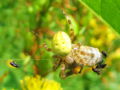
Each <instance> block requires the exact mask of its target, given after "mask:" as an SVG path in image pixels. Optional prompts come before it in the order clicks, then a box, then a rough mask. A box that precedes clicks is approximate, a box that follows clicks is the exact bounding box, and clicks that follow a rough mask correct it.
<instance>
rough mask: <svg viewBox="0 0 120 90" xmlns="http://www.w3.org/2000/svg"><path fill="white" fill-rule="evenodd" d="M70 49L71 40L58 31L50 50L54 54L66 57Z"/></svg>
mask: <svg viewBox="0 0 120 90" xmlns="http://www.w3.org/2000/svg"><path fill="white" fill-rule="evenodd" d="M71 48H72V45H71V39H70V37H69V36H68V35H67V34H66V33H65V32H62V31H59V32H57V33H56V34H55V35H54V36H53V41H52V49H53V51H54V52H55V53H56V54H60V55H66V54H68V53H69V52H70V51H71Z"/></svg>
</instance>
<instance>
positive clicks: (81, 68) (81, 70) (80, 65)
mask: <svg viewBox="0 0 120 90" xmlns="http://www.w3.org/2000/svg"><path fill="white" fill-rule="evenodd" d="M80 67H81V69H80V72H79V73H81V72H82V70H83V65H80Z"/></svg>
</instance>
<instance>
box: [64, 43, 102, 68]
mask: <svg viewBox="0 0 120 90" xmlns="http://www.w3.org/2000/svg"><path fill="white" fill-rule="evenodd" d="M63 60H65V62H67V63H69V64H72V63H73V62H76V63H77V64H79V65H84V66H94V65H96V64H97V63H99V62H101V61H102V54H101V52H100V51H99V50H98V49H97V48H94V47H90V46H83V45H80V44H73V45H72V50H71V52H70V53H69V54H68V55H67V56H65V57H64V59H63Z"/></svg>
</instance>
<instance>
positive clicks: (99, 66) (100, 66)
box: [96, 64, 107, 69]
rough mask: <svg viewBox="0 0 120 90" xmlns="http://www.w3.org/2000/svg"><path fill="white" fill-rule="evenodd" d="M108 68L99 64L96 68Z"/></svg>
mask: <svg viewBox="0 0 120 90" xmlns="http://www.w3.org/2000/svg"><path fill="white" fill-rule="evenodd" d="M106 66H107V64H98V65H97V66H96V68H100V69H102V68H105V67H106Z"/></svg>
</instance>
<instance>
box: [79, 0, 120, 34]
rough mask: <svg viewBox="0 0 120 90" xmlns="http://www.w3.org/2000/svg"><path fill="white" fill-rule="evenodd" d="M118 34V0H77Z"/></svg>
mask: <svg viewBox="0 0 120 90" xmlns="http://www.w3.org/2000/svg"><path fill="white" fill-rule="evenodd" d="M79 1H80V2H81V3H83V4H84V5H86V6H88V7H89V8H90V9H91V10H93V11H94V12H95V13H96V14H97V15H98V16H99V17H100V18H101V19H103V21H105V22H106V23H107V24H108V25H109V26H111V27H112V28H113V29H115V31H117V32H118V33H119V34H120V24H119V23H120V0H79Z"/></svg>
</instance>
